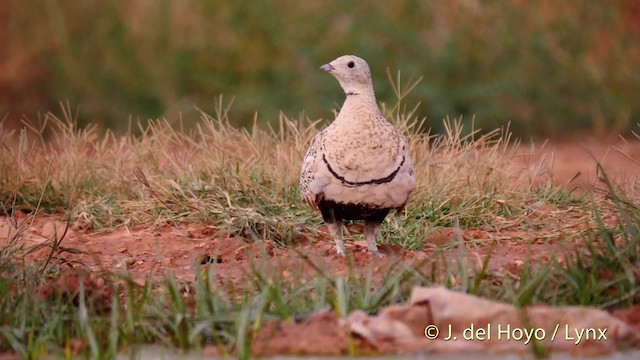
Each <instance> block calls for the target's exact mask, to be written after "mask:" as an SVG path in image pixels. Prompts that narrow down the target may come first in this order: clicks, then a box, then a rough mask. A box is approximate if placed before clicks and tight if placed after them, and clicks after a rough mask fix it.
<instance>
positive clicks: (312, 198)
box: [300, 131, 325, 210]
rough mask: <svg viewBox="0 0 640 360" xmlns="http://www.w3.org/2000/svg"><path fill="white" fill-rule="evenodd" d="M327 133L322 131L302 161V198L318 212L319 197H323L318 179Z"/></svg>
mask: <svg viewBox="0 0 640 360" xmlns="http://www.w3.org/2000/svg"><path fill="white" fill-rule="evenodd" d="M324 136H325V131H321V132H320V133H318V134H317V135H316V136H314V137H313V140H311V144H310V145H309V148H308V149H307V153H306V154H305V156H304V159H303V160H302V170H301V171H300V197H301V198H302V201H304V202H306V203H308V204H309V205H310V206H311V207H312V208H314V209H316V210H318V200H319V199H318V195H321V193H322V192H321V190H322V189H321V186H320V184H319V182H320V181H319V180H320V179H318V175H321V174H318V171H319V169H320V166H319V165H320V162H321V161H322V160H321V158H322V146H323V138H324Z"/></svg>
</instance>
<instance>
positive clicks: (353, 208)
mask: <svg viewBox="0 0 640 360" xmlns="http://www.w3.org/2000/svg"><path fill="white" fill-rule="evenodd" d="M318 207H319V208H320V212H321V213H322V218H323V219H324V221H325V222H327V223H334V222H336V221H337V220H366V221H376V222H382V220H384V218H385V217H386V216H387V214H389V211H390V210H391V209H389V208H383V209H381V208H376V207H373V206H371V205H366V204H343V203H337V202H335V201H332V200H325V199H322V200H320V202H319V203H318Z"/></svg>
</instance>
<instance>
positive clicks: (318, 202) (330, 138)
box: [300, 55, 416, 256]
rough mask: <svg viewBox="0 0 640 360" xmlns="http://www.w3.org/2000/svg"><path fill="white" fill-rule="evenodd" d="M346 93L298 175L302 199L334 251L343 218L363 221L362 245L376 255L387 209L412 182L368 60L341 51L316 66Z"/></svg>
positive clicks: (399, 203)
mask: <svg viewBox="0 0 640 360" xmlns="http://www.w3.org/2000/svg"><path fill="white" fill-rule="evenodd" d="M320 69H321V70H325V71H328V72H329V73H330V74H331V75H333V76H334V77H335V78H336V79H337V80H338V82H339V83H340V86H342V89H343V90H344V92H345V94H346V95H347V98H346V100H345V102H344V104H343V105H342V108H341V109H340V113H339V114H338V116H337V117H336V119H335V120H334V121H333V123H331V125H329V126H327V127H326V128H325V129H324V130H323V131H321V132H320V133H318V134H317V135H316V136H315V137H314V138H313V140H312V141H311V145H310V146H309V149H308V150H307V153H306V155H305V157H304V160H303V162H302V172H301V174H300V194H301V197H302V200H303V201H305V202H307V203H309V205H311V207H313V208H314V209H316V210H320V212H321V214H322V218H323V219H324V221H325V222H326V223H327V226H328V228H329V233H330V234H331V237H333V240H334V241H335V243H336V247H337V251H338V255H342V256H344V255H345V249H344V242H343V240H342V221H343V220H364V232H365V236H366V238H367V248H368V250H369V252H370V253H372V254H373V255H376V256H384V255H383V254H381V253H380V252H379V251H378V247H377V246H376V237H377V235H378V230H379V228H380V225H381V224H382V222H383V220H384V218H385V217H386V216H387V214H388V213H389V211H390V210H392V209H395V210H401V209H402V208H404V206H405V205H406V203H407V201H408V200H409V195H410V194H411V191H413V189H414V188H415V187H416V178H415V175H414V172H413V162H412V161H411V155H410V152H409V145H408V144H407V141H406V139H405V137H404V135H402V133H401V132H400V131H398V130H397V129H396V128H395V127H394V126H393V125H391V124H390V123H389V122H388V121H387V120H385V118H384V117H383V116H382V114H381V113H380V109H379V108H378V105H377V103H376V97H375V94H374V92H373V83H372V81H371V72H370V70H369V65H367V62H366V61H364V60H363V59H361V58H359V57H357V56H353V55H345V56H341V57H339V58H337V59H335V60H333V61H332V62H330V63H328V64H325V65H322V66H321V67H320Z"/></svg>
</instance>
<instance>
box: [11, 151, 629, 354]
mask: <svg viewBox="0 0 640 360" xmlns="http://www.w3.org/2000/svg"><path fill="white" fill-rule="evenodd" d="M521 153H522V156H520V157H518V158H519V159H521V160H522V162H521V163H516V164H514V166H539V167H540V169H551V172H550V173H549V174H548V175H549V176H552V179H553V181H554V182H555V183H556V184H560V185H565V184H567V183H569V182H570V181H571V180H572V179H573V181H571V182H570V184H569V188H573V187H575V188H577V189H578V190H579V191H591V189H592V186H593V185H596V184H597V173H596V160H597V161H600V162H602V163H603V164H604V168H605V169H606V171H607V173H608V175H609V176H610V177H611V178H612V179H613V180H614V181H616V182H619V183H623V182H626V183H628V182H632V183H633V182H637V181H638V179H640V142H626V141H622V140H617V139H614V140H613V141H608V142H606V143H604V142H597V141H594V140H588V139H587V140H585V141H584V142H582V143H579V142H561V143H550V144H545V146H543V147H542V148H536V149H534V150H533V151H531V148H529V147H526V146H521ZM576 174H579V175H578V176H577V177H576ZM578 211H580V210H579V209H574V210H572V209H569V210H566V209H564V210H562V211H561V210H559V209H556V208H554V207H553V206H545V207H543V208H540V209H539V210H538V211H537V213H536V214H533V215H532V216H538V217H543V218H545V219H547V220H548V221H547V224H548V226H547V228H543V229H540V230H539V231H537V232H523V231H517V230H513V229H509V228H505V229H500V230H495V229H494V230H486V229H463V230H455V229H448V228H445V229H437V230H436V231H434V232H432V233H431V234H429V235H428V236H427V237H426V238H425V239H424V242H425V245H426V246H425V249H424V250H422V251H411V250H404V249H403V248H402V247H401V246H390V245H382V246H381V251H382V252H383V253H386V254H387V255H388V256H387V257H385V258H382V259H378V258H372V257H370V256H369V254H368V253H367V252H366V244H365V243H364V241H356V242H353V243H348V244H347V250H348V251H349V252H350V254H349V256H348V257H347V258H346V259H345V258H342V257H338V256H337V255H336V254H335V248H334V245H333V243H332V241H331V240H330V238H329V237H328V235H326V231H324V229H321V230H323V231H322V232H323V233H324V234H325V235H324V236H322V237H321V238H319V239H303V240H300V241H299V242H298V243H297V244H294V246H291V247H288V248H283V247H280V246H277V245H275V244H274V243H272V242H269V241H265V242H253V241H250V240H247V239H244V238H241V237H228V236H225V235H224V234H221V233H219V232H218V230H217V229H216V227H215V226H214V225H212V224H195V223H194V224H187V225H180V226H165V227H159V228H152V227H144V226H138V227H132V228H130V227H122V228H119V229H117V230H115V231H112V232H97V233H96V232H90V231H85V230H82V229H77V228H74V227H73V226H71V227H70V228H69V229H68V230H67V234H66V236H65V237H64V240H63V242H62V244H61V245H62V247H63V248H64V249H69V251H63V252H62V253H61V256H62V258H63V260H64V261H65V262H66V263H67V264H68V265H69V267H70V268H71V267H76V268H77V267H78V266H80V268H82V269H84V271H88V272H91V273H94V274H97V273H99V272H100V271H101V270H109V271H115V272H119V271H122V272H125V271H126V272H128V273H129V274H130V276H132V278H133V279H134V281H136V282H139V283H143V282H144V280H145V279H146V278H147V277H149V276H151V277H156V276H158V277H159V276H161V275H165V274H167V273H168V272H172V273H174V274H175V275H176V277H177V278H178V279H181V280H186V281H191V280H193V279H194V278H195V274H196V271H197V270H198V269H199V268H203V267H209V266H215V268H216V271H215V274H216V279H217V280H218V281H220V282H232V283H234V284H237V285H238V286H242V284H243V283H244V282H246V281H248V280H249V279H247V276H252V275H251V271H250V268H251V266H252V264H255V263H256V262H259V261H262V260H264V259H268V261H269V263H270V264H271V266H273V268H274V269H276V271H279V272H280V273H281V274H282V276H283V277H284V278H285V279H286V278H287V277H290V278H291V277H296V278H297V280H300V281H305V279H311V278H313V277H314V276H317V272H316V271H315V270H314V268H313V267H312V266H311V265H310V262H309V260H311V261H312V262H313V263H315V264H317V265H318V266H319V267H320V268H321V269H324V270H325V271H327V272H329V273H333V274H340V273H346V272H348V271H349V269H350V268H353V267H355V268H372V269H373V272H374V276H376V275H382V274H385V273H386V272H387V271H388V269H389V268H390V267H391V266H393V264H394V262H395V261H396V260H398V258H399V259H401V260H402V261H403V262H406V263H414V264H419V263H420V261H421V260H423V259H424V258H425V257H426V256H427V254H428V253H430V252H433V251H436V248H437V246H438V245H443V244H447V243H451V242H455V241H458V242H459V243H460V239H462V240H464V244H465V251H466V256H467V258H468V259H469V265H470V266H476V267H481V266H482V261H483V259H484V257H485V256H486V255H487V254H488V253H489V252H490V251H491V252H492V255H491V260H490V263H489V268H490V270H493V271H496V272H499V273H502V274H504V276H517V274H518V273H519V270H520V269H521V268H522V266H523V264H524V261H527V259H528V258H531V259H534V260H536V261H541V262H543V261H548V260H549V259H550V257H551V256H556V257H558V256H562V255H558V254H559V252H557V251H556V250H557V247H558V245H559V244H560V243H563V241H562V239H560V238H559V236H560V233H561V232H562V231H563V230H565V231H566V230H580V229H583V228H585V227H587V226H588V224H585V223H583V222H582V221H579V220H578V219H579V218H580V216H579V215H580V214H578V213H577V212H578ZM24 216H25V215H24V214H23V215H22V217H23V218H24ZM573 219H576V221H573ZM64 230H65V224H64V222H61V221H59V220H56V219H54V218H52V217H46V216H42V217H39V218H37V219H35V221H34V222H33V223H32V224H31V226H30V229H29V234H28V236H27V238H26V239H27V243H28V244H27V245H34V244H38V243H45V242H47V241H49V240H48V239H50V238H51V237H52V236H53V235H54V234H56V232H57V233H58V234H59V235H60V234H62V232H64ZM351 230H354V231H359V230H360V229H359V228H358V227H357V226H354V227H352V228H351ZM7 231H8V223H7V221H1V222H0V241H4V239H6V233H7ZM491 244H494V245H495V244H498V245H500V246H491ZM564 245H566V244H563V246H564ZM447 251H459V247H457V246H451V247H450V249H449V250H447ZM47 253H48V252H47V249H46V248H43V249H42V250H39V251H37V252H35V253H33V254H32V255H31V256H32V257H35V258H40V259H42V258H44V257H45V256H46V255H47ZM301 254H303V255H305V256H306V257H307V258H308V260H304V259H303V257H304V256H301ZM445 255H446V252H445ZM561 261H562V260H561ZM425 271H428V269H425ZM73 278H74V279H76V280H73V281H77V278H76V277H73ZM73 281H72V280H69V279H68V277H67V278H61V279H52V286H54V287H58V288H59V287H60V286H66V285H65V284H66V283H68V282H73ZM88 281H94V282H96V284H94V285H95V286H98V287H99V285H100V284H99V283H100V280H99V279H98V278H94V280H88ZM61 283H62V284H61ZM45 290H46V289H45ZM46 291H50V290H46ZM620 314H621V315H620V316H621V317H622V318H624V319H626V320H627V321H629V322H631V323H634V324H636V326H637V324H638V323H639V322H640V315H638V314H640V311H637V309H632V310H629V311H626V312H621V313H620ZM300 331H304V332H305V333H307V334H316V335H313V336H312V337H309V339H312V340H313V341H310V342H309V346H306V345H304V346H303V343H301V342H300V339H298V338H296V337H293V336H288V335H287V334H288V333H290V332H293V333H298V334H299V333H300ZM267 332H269V334H270V335H269V336H267V335H266V334H267ZM341 332H344V330H343V329H341V328H340V326H339V325H338V321H337V318H336V317H335V315H333V314H324V315H321V316H316V317H314V318H312V319H311V320H308V321H307V322H304V323H301V324H280V325H275V324H272V325H268V326H265V330H264V332H263V333H262V335H259V336H258V337H257V338H256V349H261V350H259V351H260V352H261V353H263V354H275V353H297V354H300V353H312V354H327V355H332V354H341V353H345V352H346V350H347V347H348V346H350V345H349V344H348V343H347V342H346V341H345V340H344V339H346V337H345V336H337V335H338V334H339V333H341ZM327 334H333V335H332V336H327ZM361 345H362V346H365V345H364V344H361Z"/></svg>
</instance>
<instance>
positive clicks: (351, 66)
mask: <svg viewBox="0 0 640 360" xmlns="http://www.w3.org/2000/svg"><path fill="white" fill-rule="evenodd" d="M347 66H348V67H350V68H353V67H354V66H356V64H354V63H353V61H349V63H348V64H347Z"/></svg>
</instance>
